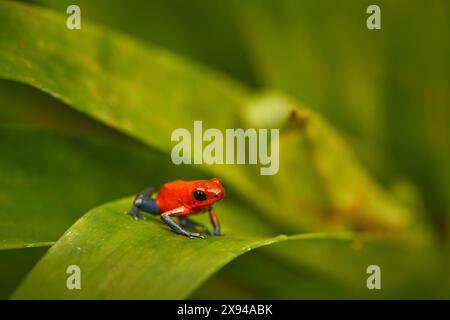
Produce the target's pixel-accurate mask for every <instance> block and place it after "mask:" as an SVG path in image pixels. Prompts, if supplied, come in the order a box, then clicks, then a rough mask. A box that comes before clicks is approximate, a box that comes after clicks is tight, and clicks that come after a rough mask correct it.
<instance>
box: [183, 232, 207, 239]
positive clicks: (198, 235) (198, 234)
mask: <svg viewBox="0 0 450 320" xmlns="http://www.w3.org/2000/svg"><path fill="white" fill-rule="evenodd" d="M187 236H188V237H189V238H190V239H194V238H201V239H205V236H203V235H201V234H200V233H196V232H189V233H188V234H187Z"/></svg>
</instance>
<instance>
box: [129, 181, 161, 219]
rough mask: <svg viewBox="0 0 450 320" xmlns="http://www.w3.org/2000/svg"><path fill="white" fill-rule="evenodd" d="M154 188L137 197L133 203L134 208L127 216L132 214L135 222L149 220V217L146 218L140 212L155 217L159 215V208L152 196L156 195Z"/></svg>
mask: <svg viewBox="0 0 450 320" xmlns="http://www.w3.org/2000/svg"><path fill="white" fill-rule="evenodd" d="M154 190H155V189H154V188H152V187H150V188H148V189H146V190H144V191H143V192H141V193H140V194H138V195H137V196H136V198H135V199H134V202H133V207H132V208H131V210H130V211H129V212H126V213H127V214H130V215H131V216H132V217H133V218H134V219H135V220H139V219H142V220H147V217H146V216H144V214H143V213H141V212H140V210H142V211H144V212H147V213H151V214H154V215H159V213H160V211H159V207H158V204H157V203H156V201H155V200H153V199H152V195H153V193H154Z"/></svg>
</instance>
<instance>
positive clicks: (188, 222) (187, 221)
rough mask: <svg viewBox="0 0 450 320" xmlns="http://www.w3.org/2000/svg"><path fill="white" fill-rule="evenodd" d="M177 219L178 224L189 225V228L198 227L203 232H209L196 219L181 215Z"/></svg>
mask: <svg viewBox="0 0 450 320" xmlns="http://www.w3.org/2000/svg"><path fill="white" fill-rule="evenodd" d="M178 219H179V220H180V224H181V225H182V226H185V227H191V228H195V227H200V228H201V229H202V230H203V231H204V232H206V233H211V232H210V231H209V229H208V228H207V227H206V226H205V225H204V224H201V223H199V222H197V221H194V220H191V219H189V218H186V217H183V216H181V217H178Z"/></svg>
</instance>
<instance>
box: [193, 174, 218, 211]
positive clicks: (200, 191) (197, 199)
mask: <svg viewBox="0 0 450 320" xmlns="http://www.w3.org/2000/svg"><path fill="white" fill-rule="evenodd" d="M192 196H193V197H194V204H195V205H196V206H210V205H212V204H213V203H215V202H218V201H220V200H222V199H223V198H224V197H225V189H224V188H223V185H222V181H221V180H220V179H219V178H212V179H211V180H200V181H197V183H195V185H194V186H193V188H192Z"/></svg>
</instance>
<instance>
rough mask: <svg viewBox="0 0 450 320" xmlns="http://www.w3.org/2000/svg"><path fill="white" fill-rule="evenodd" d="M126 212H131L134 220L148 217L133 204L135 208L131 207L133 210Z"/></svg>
mask: <svg viewBox="0 0 450 320" xmlns="http://www.w3.org/2000/svg"><path fill="white" fill-rule="evenodd" d="M125 214H129V215H130V216H132V217H133V218H134V220H136V221H138V220H139V219H141V220H147V217H146V216H144V214H143V213H141V212H140V211H139V209H138V207H136V206H133V208H132V209H131V211H128V212H125Z"/></svg>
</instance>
